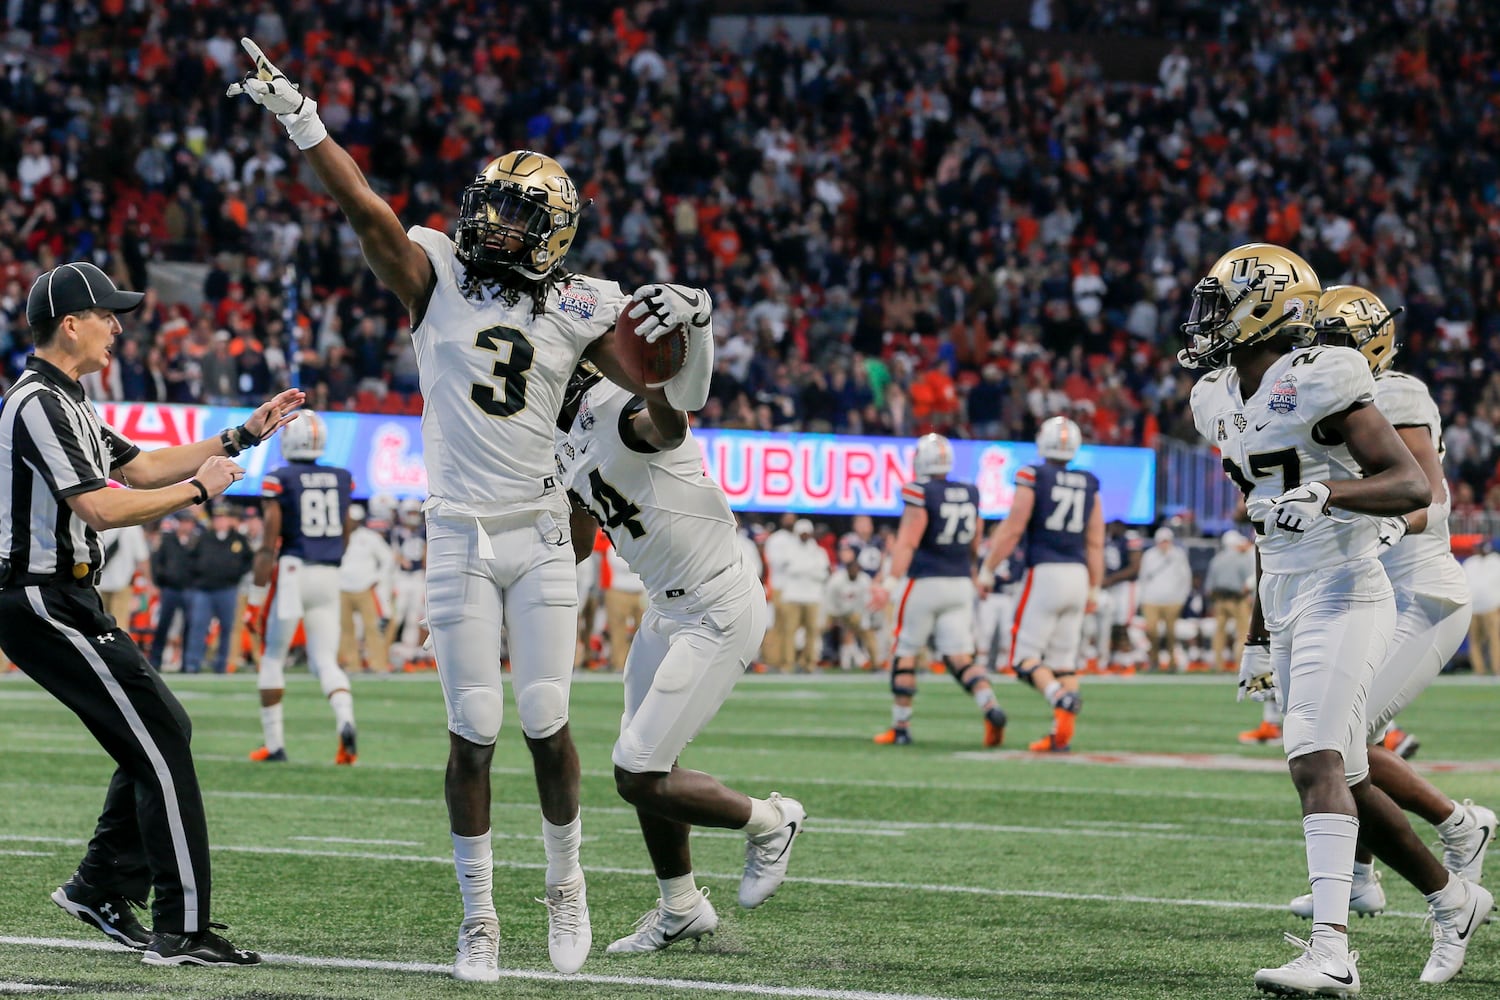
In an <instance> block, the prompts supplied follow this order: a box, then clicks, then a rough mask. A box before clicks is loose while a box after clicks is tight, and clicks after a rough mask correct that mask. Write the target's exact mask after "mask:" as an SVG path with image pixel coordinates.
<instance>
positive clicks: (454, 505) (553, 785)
mask: <svg viewBox="0 0 1500 1000" xmlns="http://www.w3.org/2000/svg"><path fill="white" fill-rule="evenodd" d="M242 44H243V45H244V47H245V50H246V52H248V53H249V54H250V57H251V58H252V59H253V60H254V62H255V72H254V73H253V74H248V75H247V76H246V78H245V79H244V80H243V81H242V82H240V83H237V84H233V85H231V86H230V88H229V91H228V93H229V94H230V95H231V96H233V95H236V94H245V95H248V96H249V97H250V98H251V99H252V100H253V101H255V103H257V104H259V105H261V106H263V107H265V108H266V109H267V110H269V111H272V112H274V113H275V114H276V115H277V119H278V120H279V121H280V122H281V124H282V125H283V126H285V127H286V130H287V135H288V136H289V137H290V138H291V140H292V141H293V142H294V143H295V144H296V145H297V147H298V148H299V149H301V150H302V151H303V152H304V154H305V155H306V157H307V161H308V163H309V165H310V166H311V167H312V168H313V172H314V173H316V174H317V176H318V179H319V180H320V181H321V182H322V184H323V186H324V188H326V189H327V191H328V193H329V194H330V195H332V197H333V199H334V200H335V201H336V202H337V203H338V205H339V208H340V209H341V210H342V211H343V213H344V215H345V217H346V218H347V219H348V220H349V224H350V226H351V227H352V228H353V229H354V233H355V235H356V236H357V237H358V238H359V243H360V248H361V249H362V250H363V252H364V255H365V260H366V262H367V263H368V264H369V265H370V269H371V270H372V271H374V272H375V276H376V277H377V278H379V279H380V281H381V282H382V283H383V284H384V285H385V286H386V287H387V288H389V289H390V290H391V291H392V292H394V293H395V294H396V296H397V297H398V298H399V299H400V300H401V302H402V304H403V305H405V306H406V308H407V311H408V313H409V315H410V319H411V336H412V339H413V342H414V343H415V345H416V352H417V365H418V369H419V378H420V385H421V390H422V397H423V399H424V400H425V403H424V407H423V412H422V440H423V444H424V447H425V452H426V456H427V473H428V488H429V491H430V493H431V496H430V497H429V499H428V500H427V503H426V505H425V509H426V514H427V546H428V547H427V623H428V628H429V630H430V633H431V637H432V643H433V650H434V654H435V656H436V659H437V667H438V674H439V677H440V679H441V680H442V685H443V694H444V697H445V700H446V702H447V712H448V730H449V754H448V769H447V775H446V778H445V781H444V790H445V797H446V800H447V805H448V815H449V821H450V824H451V828H452V834H453V853H454V861H455V867H456V869H457V876H458V883H459V888H460V890H461V892H462V895H463V900H464V919H463V923H462V924H461V925H460V928H459V934H458V953H457V957H456V960H455V962H454V969H453V974H454V976H455V977H457V978H459V979H464V980H473V981H484V982H494V981H496V980H497V979H498V978H499V974H500V972H499V920H498V918H497V916H496V913H495V905H494V900H493V891H492V870H493V859H492V854H491V848H490V764H491V760H492V758H493V756H494V744H495V739H496V736H497V734H498V733H499V731H500V721H501V706H502V705H503V704H504V701H503V698H502V693H501V664H500V633H501V627H502V622H503V625H504V628H505V631H506V634H507V637H508V640H509V650H510V654H511V671H512V672H511V679H512V682H513V683H514V685H515V703H516V710H517V713H518V714H519V715H520V717H521V729H522V731H523V732H524V734H525V736H526V743H527V747H528V749H529V750H530V751H531V756H532V764H533V769H534V771H535V774H536V783H537V791H538V797H539V799H540V802H541V811H542V834H543V842H544V844H545V846H546V853H547V872H546V895H545V902H546V905H547V915H548V937H547V945H548V953H549V954H550V956H551V959H552V963H553V965H554V966H556V968H557V969H558V971H560V972H564V973H569V972H574V971H577V969H578V968H579V966H581V965H582V964H583V961H584V959H585V958H586V957H587V955H588V950H589V946H590V944H591V942H592V933H591V931H590V928H589V916H588V902H587V894H586V891H585V885H584V878H583V869H582V868H581V867H580V866H579V861H578V846H579V842H580V839H581V837H582V832H581V828H580V825H579V819H578V784H579V766H578V753H577V750H576V749H575V748H574V746H573V740H572V737H571V735H570V734H569V731H568V695H569V689H570V685H571V681H572V669H573V650H572V644H571V643H570V642H568V641H566V638H565V637H567V636H571V635H573V634H574V631H575V629H576V628H577V614H578V610H577V607H578V588H577V579H576V576H575V573H574V568H573V560H572V558H571V553H570V551H569V550H568V546H567V542H568V537H567V530H566V528H565V524H566V521H567V518H568V502H567V498H566V495H565V493H564V491H563V489H562V488H561V487H560V485H559V484H558V482H557V474H556V465H555V459H554V457H553V435H554V431H555V427H556V421H557V415H558V412H559V410H560V409H561V408H562V402H563V394H564V390H565V389H566V387H567V384H568V379H569V377H570V376H571V375H572V373H573V369H574V368H575V367H576V365H577V363H578V361H579V359H580V357H583V356H585V355H586V356H587V357H589V358H590V359H591V360H593V361H594V362H595V364H597V365H598V366H599V367H600V369H601V370H602V371H603V372H604V373H605V374H606V375H607V376H609V377H610V378H612V379H615V380H616V381H619V382H621V383H622V384H624V385H626V386H627V387H629V388H631V389H632V391H637V392H640V393H643V394H647V393H649V394H651V395H652V396H653V397H654V398H658V399H665V400H666V401H668V402H670V403H671V404H672V405H674V406H676V407H678V408H680V409H684V410H694V409H697V408H699V407H701V406H702V405H703V402H704V400H705V399H706V398H707V394H708V381H709V377H710V374H711V372H710V370H709V367H708V366H711V364H712V360H711V358H712V353H711V352H710V351H708V350H707V349H706V347H705V346H704V342H705V341H708V342H709V343H711V333H710V332H709V320H708V317H709V310H710V309H711V303H710V301H709V299H708V295H707V293H706V292H702V291H701V290H696V289H679V288H677V287H676V286H664V285H660V284H653V285H646V286H643V287H642V288H640V289H638V290H637V291H636V293H635V294H634V296H632V297H629V298H627V297H626V295H625V294H624V293H623V292H622V291H621V290H620V287H619V285H618V284H616V283H615V282H613V281H604V280H601V279H597V278H592V277H587V276H583V275H574V274H569V273H568V271H567V270H566V269H564V267H563V261H564V259H565V258H566V257H567V254H568V251H569V249H570V248H571V247H572V245H573V241H574V236H575V235H576V234H577V231H578V221H579V215H580V212H581V210H582V208H583V206H582V204H581V203H580V201H579V198H578V193H577V191H576V189H575V188H574V186H573V181H572V179H571V178H570V177H569V176H568V174H567V171H565V170H564V169H563V168H562V166H561V165H560V164H558V163H557V161H556V160H553V159H552V158H550V157H547V156H543V155H542V154H540V153H535V152H532V151H530V150H518V151H515V152H511V153H507V154H505V155H504V156H501V157H499V158H497V159H495V160H492V161H490V163H489V164H487V165H486V166H485V168H484V170H483V171H482V172H481V173H480V174H479V175H478V176H477V177H476V178H475V180H474V182H473V183H472V184H470V185H469V187H468V188H466V189H465V190H464V194H463V199H462V201H461V203H460V206H459V219H458V223H457V229H456V235H455V237H454V238H452V239H450V238H449V237H448V236H447V235H445V234H444V233H440V232H437V231H436V230H433V229H427V228H425V227H422V226H413V227H412V229H411V230H410V231H409V232H408V231H407V230H404V229H403V228H402V226H401V222H400V220H399V219H397V217H396V214H395V212H393V211H392V210H391V208H390V206H389V205H387V204H386V203H385V201H384V200H383V199H382V198H381V197H380V196H379V195H377V194H375V192H374V191H372V190H371V189H370V186H369V184H368V182H367V181H366V180H365V178H364V176H363V175H362V174H361V173H360V171H359V168H358V167H357V166H356V165H355V163H354V161H353V160H352V159H351V158H350V157H349V155H348V153H346V152H345V151H344V150H343V148H342V147H340V146H339V144H338V143H337V142H335V141H334V140H333V139H331V138H329V137H328V133H327V129H326V128H325V127H324V125H323V122H322V120H321V119H320V118H319V117H318V108H317V103H316V102H315V101H313V100H312V99H310V98H308V97H306V96H304V95H303V94H301V93H299V92H298V90H297V88H296V87H294V86H293V85H292V84H291V83H290V82H289V81H288V80H287V78H286V76H285V75H284V74H283V73H282V72H281V71H280V70H278V69H277V68H276V67H275V66H274V65H272V64H271V63H270V62H269V61H268V60H267V59H266V57H265V56H264V55H263V54H262V53H261V51H260V49H259V48H258V47H256V45H255V43H254V42H252V41H250V40H249V39H242ZM625 309H630V310H631V312H632V313H633V314H634V315H635V316H636V318H640V317H642V316H645V315H646V314H648V313H650V314H652V315H655V316H656V317H657V318H658V320H660V321H661V322H662V323H663V325H664V326H666V327H667V328H669V329H674V328H677V327H679V326H681V327H685V328H686V329H687V330H688V331H689V338H690V339H689V349H688V352H687V363H686V365H685V366H684V367H683V368H682V370H681V371H679V372H678V373H677V374H676V375H675V376H673V378H672V379H671V380H669V381H668V382H666V383H665V384H664V385H663V386H662V387H661V388H659V389H657V390H648V389H647V388H646V387H645V386H642V385H639V384H637V383H636V382H635V381H634V380H633V379H631V378H630V377H629V376H628V375H627V374H626V372H625V370H624V369H623V368H622V367H621V366H620V364H619V362H618V361H617V360H616V357H615V354H614V347H613V344H614V337H615V334H614V328H615V323H616V320H617V319H618V317H619V315H620V313H621V311H622V310H625ZM559 637H564V640H563V641H559Z"/></svg>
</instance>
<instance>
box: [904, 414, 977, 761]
mask: <svg viewBox="0 0 1500 1000" xmlns="http://www.w3.org/2000/svg"><path fill="white" fill-rule="evenodd" d="M952 470H953V445H951V444H949V443H948V439H947V438H945V437H943V436H942V435H941V434H925V435H923V436H922V437H921V438H919V439H918V440H917V452H916V455H915V457H914V458H913V459H912V471H913V472H914V473H915V474H916V479H915V480H914V481H913V482H910V483H907V484H906V485H905V486H904V487H902V489H901V499H902V500H903V501H905V505H906V506H905V510H903V511H902V512H901V524H900V526H899V527H898V528H897V531H896V541H895V544H894V545H892V547H891V565H890V576H891V577H892V578H894V580H895V583H894V584H892V585H890V586H889V587H881V588H880V590H881V592H882V594H881V596H880V597H877V600H883V599H884V594H886V593H889V592H890V591H895V590H900V592H901V597H900V598H899V602H898V603H897V605H896V635H895V640H894V641H895V650H894V651H893V653H892V659H893V662H892V665H891V693H892V694H893V695H894V696H895V705H894V706H893V707H892V709H891V728H890V729H887V730H886V731H885V732H883V733H880V734H879V735H877V736H876V737H875V742H876V743H881V744H888V745H889V744H894V745H897V746H904V745H906V744H908V743H910V742H911V731H910V726H911V703H912V699H914V698H915V697H916V695H917V653H918V652H920V651H921V650H922V649H923V648H924V647H925V646H926V645H927V643H928V642H929V641H931V642H932V643H933V645H934V647H935V649H936V651H937V654H938V655H939V656H941V657H942V658H943V663H944V665H945V666H947V668H948V673H950V674H952V675H953V679H954V680H955V681H957V682H958V684H959V686H960V687H962V688H963V689H964V690H965V691H967V692H969V694H970V695H972V696H973V698H974V703H975V704H976V705H978V706H979V711H980V712H982V713H983V714H984V745H985V746H987V747H997V746H999V745H1000V743H1001V742H1002V741H1003V740H1004V739H1005V711H1004V709H1002V708H1001V707H1000V703H999V702H998V701H997V700H996V699H995V692H994V689H993V688H991V687H990V682H989V678H988V677H987V676H986V675H985V670H984V667H983V666H981V665H980V664H978V663H975V662H974V602H975V592H974V579H973V565H974V550H975V548H977V547H978V545H979V535H980V525H979V490H978V489H976V488H975V487H974V485H973V484H972V483H960V482H957V481H956V480H952V479H949V478H948V473H949V472H951V471H952ZM908 573H910V574H911V579H909V580H906V579H905V578H906V576H907V574H908ZM991 575H993V569H992V570H991ZM903 580H904V581H905V582H904V584H903V583H902V581H903Z"/></svg>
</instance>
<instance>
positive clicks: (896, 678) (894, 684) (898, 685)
mask: <svg viewBox="0 0 1500 1000" xmlns="http://www.w3.org/2000/svg"><path fill="white" fill-rule="evenodd" d="M891 694H900V695H906V696H907V697H908V698H913V697H916V694H917V672H916V670H914V669H913V668H911V667H905V668H896V667H892V668H891Z"/></svg>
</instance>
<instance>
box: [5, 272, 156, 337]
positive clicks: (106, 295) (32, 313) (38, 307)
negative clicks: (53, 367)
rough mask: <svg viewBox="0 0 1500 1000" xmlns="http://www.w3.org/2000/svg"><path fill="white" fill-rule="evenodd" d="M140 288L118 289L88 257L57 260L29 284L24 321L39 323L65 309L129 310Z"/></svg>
mask: <svg viewBox="0 0 1500 1000" xmlns="http://www.w3.org/2000/svg"><path fill="white" fill-rule="evenodd" d="M143 298H145V295H144V294H143V293H141V292H122V291H120V290H119V289H118V288H116V287H115V283H114V282H113V281H110V280H109V275H107V274H105V273H104V272H103V271H101V270H99V269H98V268H97V267H95V266H94V265H93V264H90V263H89V262H88V261H78V262H77V263H73V264H59V265H58V266H57V267H54V268H53V269H52V270H50V271H47V272H46V273H45V274H43V275H42V276H41V277H39V278H37V279H36V282H35V283H34V284H32V286H31V294H30V295H28V296H27V297H26V322H28V323H30V324H31V325H32V326H33V327H38V326H43V325H45V324H46V323H49V322H51V321H52V320H55V319H57V318H59V317H61V316H66V315H67V314H68V313H75V312H82V311H83V310H85V309H108V310H110V311H111V312H117V313H124V312H130V311H131V310H132V309H134V308H136V307H137V306H139V305H140V304H141V299H143Z"/></svg>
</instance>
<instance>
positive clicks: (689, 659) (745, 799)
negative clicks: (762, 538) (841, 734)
mask: <svg viewBox="0 0 1500 1000" xmlns="http://www.w3.org/2000/svg"><path fill="white" fill-rule="evenodd" d="M647 323H648V324H650V323H651V321H650V320H648V321H647ZM653 328H654V325H645V326H643V328H642V331H643V332H642V335H645V336H648V339H650V338H649V334H650V333H651V332H652V330H653ZM661 331H662V332H663V333H665V332H666V328H665V327H663V328H661ZM558 430H559V437H558V442H557V449H558V456H557V461H558V468H559V470H560V471H561V472H562V474H563V476H564V478H565V480H566V482H567V484H568V487H569V489H570V490H571V491H572V494H573V504H574V505H573V516H572V534H573V547H574V551H575V554H576V556H577V558H578V559H579V560H580V561H581V560H583V559H586V558H587V557H588V555H589V553H590V552H591V551H592V550H593V542H594V536H595V532H596V531H597V529H598V528H599V527H601V526H602V527H603V528H604V530H605V532H606V533H608V535H609V537H610V541H611V542H612V543H613V545H614V547H615V550H616V551H617V552H619V554H620V556H621V557H622V558H624V559H625V561H626V562H627V563H629V565H630V568H631V569H632V570H634V571H635V572H636V573H638V574H640V577H641V580H642V582H643V583H644V584H645V585H646V593H647V595H648V597H649V604H648V606H647V608H646V613H645V614H644V615H643V616H642V619H641V624H640V628H639V629H637V631H636V634H635V639H634V641H633V642H632V643H631V645H630V654H629V657H628V658H627V659H626V661H625V712H624V714H623V715H621V716H620V737H619V739H618V741H616V743H615V748H614V754H613V759H614V773H615V788H616V790H617V791H618V792H619V793H620V797H621V798H623V799H624V800H625V801H626V802H629V803H630V804H631V805H633V806H635V809H636V815H637V817H638V818H639V821H640V825H641V833H642V834H643V835H644V837H645V840H646V850H647V852H648V853H649V854H650V855H651V863H652V865H653V867H654V868H655V870H656V877H657V883H658V886H659V888H660V891H661V897H660V899H658V900H657V905H656V906H655V907H654V908H653V909H652V910H651V911H650V912H648V913H647V914H646V915H645V916H644V917H642V918H641V919H640V920H639V921H638V922H637V924H636V928H635V930H634V931H633V932H632V933H630V934H628V935H626V936H624V937H622V938H620V939H619V940H617V941H615V942H614V943H613V944H611V945H610V946H609V952H610V953H612V954H619V953H628V952H647V951H659V950H661V949H663V948H666V947H667V946H668V945H671V944H674V943H676V942H677V941H681V940H685V939H697V938H701V937H703V936H704V935H707V934H712V933H713V932H714V931H715V929H717V927H718V925H719V918H718V915H717V914H716V913H715V912H714V908H713V906H712V905H710V903H709V901H708V891H707V890H706V889H705V890H702V891H700V890H699V889H698V888H697V886H696V884H695V883H694V880H693V866H692V858H691V855H690V853H689V849H688V834H689V832H690V830H691V828H692V827H694V826H712V827H720V828H723V829H730V830H743V831H745V835H746V846H745V873H744V876H743V878H742V880H741V882H740V893H739V901H740V905H741V906H743V907H746V908H753V907H756V906H759V905H760V904H761V903H763V902H765V901H766V900H767V899H769V898H770V897H771V896H772V895H773V894H774V893H775V892H776V890H777V888H778V887H779V886H780V885H781V882H782V880H783V879H784V878H785V877H786V868H787V862H788V860H789V859H790V856H791V846H792V843H793V841H794V840H795V838H796V836H797V833H798V832H799V831H800V829H801V828H802V824H803V821H804V818H805V814H804V812H803V809H802V805H801V804H800V803H799V802H797V801H796V800H795V799H787V798H782V797H781V796H780V795H779V794H777V793H775V792H773V793H771V795H770V796H769V798H766V799H754V798H751V797H749V796H748V795H745V794H743V793H741V792H737V791H734V790H732V789H729V788H726V787H725V786H724V785H722V784H720V783H719V781H718V780H717V779H716V778H714V777H712V776H711V775H708V774H705V773H703V772H701V771H690V770H687V769H685V768H682V767H679V766H678V764H677V758H678V756H679V755H680V754H681V753H682V751H683V749H684V748H686V746H687V745H688V742H689V741H691V740H692V739H693V737H694V736H696V735H697V734H698V732H699V731H700V730H701V729H702V728H703V726H704V725H705V724H706V723H707V722H708V721H709V720H710V719H712V718H713V717H714V715H715V714H716V713H717V712H718V710H719V706H721V705H722V704H724V701H725V699H726V698H728V697H729V693H730V692H731V691H733V690H734V685H735V682H736V681H738V680H739V679H740V677H742V676H743V675H744V673H745V668H746V667H747V666H749V664H750V663H751V661H753V660H754V659H755V657H756V654H757V651H758V650H759V649H760V643H761V640H762V639H763V638H764V637H765V633H766V624H767V611H766V597H765V590H764V588H763V587H762V586H761V583H760V579H759V577H758V576H757V574H756V573H755V571H754V570H753V569H752V568H751V567H750V566H748V565H747V564H746V563H745V561H744V559H743V556H742V553H741V547H740V544H739V539H738V537H737V528H736V524H735V520H734V515H733V514H732V513H731V512H730V510H729V500H728V498H727V497H725V496H724V491H723V490H722V489H720V488H719V486H718V485H717V484H716V483H714V482H713V480H711V479H709V478H708V476H707V475H705V474H704V471H703V453H702V451H701V450H700V449H699V447H698V443H697V442H696V441H694V440H693V437H692V434H691V432H690V431H689V430H688V423H687V414H686V413H683V412H682V411H680V410H678V409H675V408H674V407H672V406H670V405H665V404H663V403H660V402H656V401H650V400H643V399H641V398H640V397H639V396H634V395H632V394H631V393H630V392H627V391H626V390H624V389H622V388H620V387H619V386H617V385H614V384H612V383H610V382H607V381H605V380H604V379H603V377H602V376H601V375H600V374H599V373H598V372H597V371H596V370H594V369H593V367H592V366H590V365H587V364H584V365H580V366H579V369H578V372H577V374H575V376H574V379H573V385H572V387H571V389H570V391H569V402H568V404H567V405H566V406H565V407H564V409H563V413H562V415H561V416H560V417H559V419H558Z"/></svg>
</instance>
